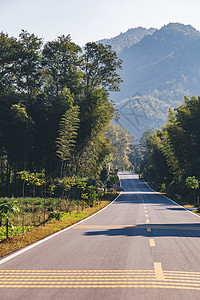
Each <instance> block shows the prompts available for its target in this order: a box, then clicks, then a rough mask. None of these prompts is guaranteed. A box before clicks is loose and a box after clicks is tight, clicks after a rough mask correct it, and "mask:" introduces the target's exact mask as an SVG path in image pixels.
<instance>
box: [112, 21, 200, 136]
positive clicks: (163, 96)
mask: <svg viewBox="0 0 200 300" xmlns="http://www.w3.org/2000/svg"><path fill="white" fill-rule="evenodd" d="M126 35H127V33H124V34H123V35H120V36H121V39H122V38H124V43H125V42H126V39H127V37H126ZM115 39H116V38H113V39H112V40H109V41H110V44H111V45H112V43H113V40H115ZM106 42H107V41H106ZM120 44H123V43H122V42H120ZM199 47H200V32H199V31H197V30H196V29H195V28H193V27H192V26H190V25H183V24H179V23H170V24H168V25H165V26H163V27H162V28H161V29H160V30H156V31H154V32H153V33H152V34H148V35H145V36H144V37H143V38H142V39H141V40H139V41H138V42H137V43H134V44H133V45H132V46H131V47H130V45H128V46H127V47H124V49H123V51H121V52H120V53H119V57H120V58H121V59H122V60H123V65H122V66H123V69H122V71H121V72H120V75H121V77H122V79H123V83H122V85H121V91H120V93H118V94H116V93H114V94H112V97H113V99H114V100H115V102H116V103H117V108H118V109H119V110H120V112H121V111H122V114H121V119H120V122H121V124H124V125H125V126H126V128H128V129H129V132H130V133H132V134H134V135H136V136H137V137H138V138H140V137H141V133H142V132H143V131H144V130H146V129H148V128H149V127H151V126H153V127H159V128H160V127H161V126H162V124H164V122H165V120H166V114H167V110H168V108H169V107H172V108H175V107H177V106H178V105H180V104H181V103H182V101H183V98H184V96H185V95H186V96H188V97H191V96H193V95H199V87H200V55H199V50H198V49H199ZM125 102H126V105H124V103H125ZM123 107H124V108H123ZM130 108H131V109H130ZM131 111H132V112H131ZM137 116H139V117H137ZM130 119H132V123H134V124H132V123H131V122H130Z"/></svg>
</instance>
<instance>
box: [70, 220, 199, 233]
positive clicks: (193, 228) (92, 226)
mask: <svg viewBox="0 0 200 300" xmlns="http://www.w3.org/2000/svg"><path fill="white" fill-rule="evenodd" d="M147 223H148V222H147ZM126 227H127V228H130V229H141V228H147V225H145V224H135V225H134V224H133V225H76V226H74V227H73V228H74V229H115V228H126ZM151 229H158V230H159V229H162V230H163V229H164V230H178V231H182V230H189V231H200V226H199V227H196V226H195V227H193V226H192V225H188V226H187V227H186V226H182V225H181V226H180V225H177V226H176V225H175V226H171V225H170V224H169V225H159V224H158V225H151Z"/></svg>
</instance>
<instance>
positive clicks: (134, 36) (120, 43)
mask: <svg viewBox="0 0 200 300" xmlns="http://www.w3.org/2000/svg"><path fill="white" fill-rule="evenodd" d="M156 30H157V29H156V28H149V29H146V28H144V27H137V28H130V29H128V30H127V31H126V32H121V33H120V34H119V35H118V36H116V37H113V38H111V39H103V40H99V41H98V42H97V43H102V44H108V45H111V46H112V49H113V50H114V51H116V52H117V53H118V54H119V53H120V52H122V51H123V50H124V49H126V48H130V47H131V46H133V45H135V44H136V43H138V42H139V41H141V40H142V39H143V38H144V37H145V36H147V35H151V34H153V33H154V32H155V31H156Z"/></svg>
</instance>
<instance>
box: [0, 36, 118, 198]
mask: <svg viewBox="0 0 200 300" xmlns="http://www.w3.org/2000/svg"><path fill="white" fill-rule="evenodd" d="M120 67H121V61H120V60H119V59H118V58H117V56H116V53H115V52H113V51H112V50H111V47H110V46H103V44H96V43H88V44H86V46H85V48H84V51H82V49H81V48H80V47H79V46H78V45H76V44H75V43H74V42H73V41H72V40H71V38H70V36H59V37H58V38H57V39H56V40H54V41H49V42H46V43H43V41H42V39H41V38H39V37H37V36H36V35H34V34H29V33H28V32H26V31H22V32H21V33H20V35H19V38H14V37H9V36H8V35H7V34H4V33H3V32H2V33H1V34H0V193H1V195H17V194H18V193H19V185H18V184H17V182H19V180H18V179H19V176H21V179H23V180H25V179H26V172H34V174H37V173H38V174H40V175H41V174H43V175H41V176H45V178H46V179H48V180H49V181H50V182H51V180H52V179H53V178H56V177H60V178H62V177H65V176H68V177H69V176H79V177H84V176H87V177H92V176H93V177H95V176H96V175H97V174H99V172H100V170H101V168H102V165H103V164H104V161H105V158H106V156H107V155H109V154H110V153H111V152H112V151H113V149H112V148H111V143H110V141H109V139H108V138H107V137H106V136H105V134H104V132H105V130H106V128H107V126H108V124H109V123H110V120H111V119H112V118H113V116H114V114H115V109H114V106H113V104H112V103H111V102H110V101H109V97H108V91H117V90H118V89H119V84H120V82H121V79H120V77H119V75H118V74H117V70H118V69H119V68H120ZM21 171H26V172H24V173H23V172H22V173H19V172H21ZM24 176H25V177H24ZM36 181H37V180H36ZM36 181H35V182H36ZM39 182H40V180H39V179H38V181H37V182H36V183H38V185H40V184H39ZM36 185H37V184H36ZM20 189H21V187H20ZM20 193H21V190H20Z"/></svg>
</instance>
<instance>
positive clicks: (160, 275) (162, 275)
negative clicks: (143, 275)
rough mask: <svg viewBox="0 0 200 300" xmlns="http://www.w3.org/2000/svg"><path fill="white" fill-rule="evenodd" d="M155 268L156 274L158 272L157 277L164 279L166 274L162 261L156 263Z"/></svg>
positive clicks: (160, 279)
mask: <svg viewBox="0 0 200 300" xmlns="http://www.w3.org/2000/svg"><path fill="white" fill-rule="evenodd" d="M154 270H155V274H156V279H157V280H159V281H164V280H165V276H164V273H163V269H162V265H161V263H160V262H155V263H154Z"/></svg>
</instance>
